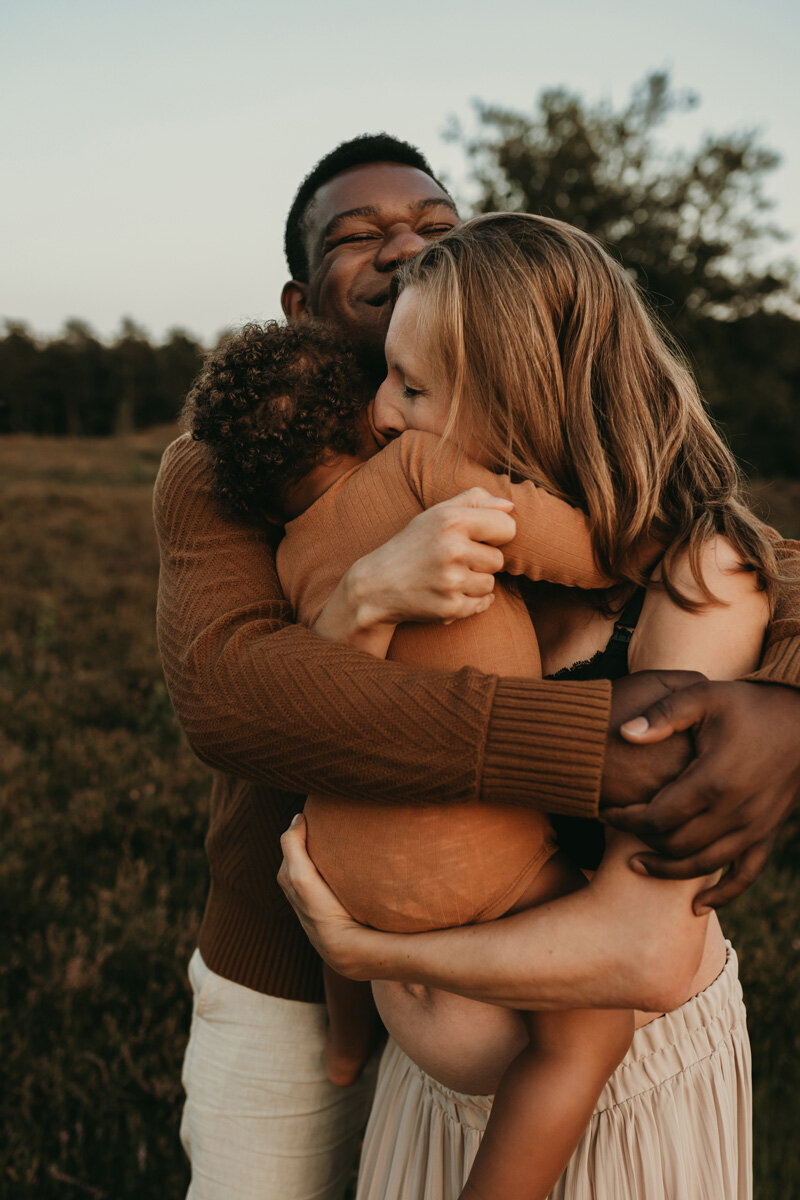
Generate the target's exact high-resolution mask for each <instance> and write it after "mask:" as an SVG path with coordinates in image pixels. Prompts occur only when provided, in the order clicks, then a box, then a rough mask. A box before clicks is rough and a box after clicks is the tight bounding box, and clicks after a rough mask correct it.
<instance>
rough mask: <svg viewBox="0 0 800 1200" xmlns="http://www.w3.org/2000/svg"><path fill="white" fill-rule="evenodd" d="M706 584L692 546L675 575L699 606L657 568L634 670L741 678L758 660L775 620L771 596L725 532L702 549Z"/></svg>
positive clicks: (634, 650) (637, 636)
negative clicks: (669, 586) (693, 607)
mask: <svg viewBox="0 0 800 1200" xmlns="http://www.w3.org/2000/svg"><path fill="white" fill-rule="evenodd" d="M699 565H700V569H701V573H702V577H703V582H704V583H705V586H706V587H707V588H708V590H709V592H710V593H711V595H712V596H713V597H714V599H713V601H709V600H708V598H707V596H706V595H705V593H704V591H703V589H702V587H701V586H700V584H699V582H698V580H697V578H696V577H695V574H694V571H693V570H692V564H691V559H690V555H689V552H688V550H683V551H681V552H680V553H679V554H678V555H677V556H676V558H675V560H674V562H673V564H672V569H671V572H670V578H671V581H672V583H673V584H674V585H675V586H676V587H677V588H678V590H679V591H680V592H681V593H682V594H683V595H684V596H685V597H686V598H687V599H688V600H690V601H692V602H693V603H696V604H699V605H701V607H700V608H699V609H698V610H697V611H689V610H687V609H685V608H683V607H681V606H680V605H679V604H678V603H676V601H675V600H673V599H672V598H671V596H670V595H669V593H668V592H667V590H666V589H665V588H664V587H663V586H662V585H661V583H660V571H659V568H656V570H655V571H654V573H653V583H652V585H651V587H650V588H648V591H647V596H646V598H645V603H644V607H643V609H642V615H641V618H640V620H639V624H638V625H637V627H636V631H635V633H634V636H633V638H632V639H631V646H630V653H629V660H628V661H629V665H630V669H631V670H632V671H643V670H649V669H659V668H661V669H674V670H694V671H702V672H703V673H704V674H705V675H707V676H708V677H709V678H710V679H736V678H738V677H739V676H741V675H745V674H747V673H748V672H749V671H752V670H754V668H755V667H756V666H757V664H758V660H759V656H760V652H761V646H762V642H763V639H764V633H765V631H766V628H767V624H768V623H769V616H770V613H769V600H768V598H767V594H766V592H765V591H764V589H763V588H762V586H761V584H760V581H759V579H758V576H757V574H756V573H755V572H754V571H752V570H750V569H749V568H747V567H746V566H745V564H744V563H743V561H742V559H741V556H740V555H739V553H738V552H737V550H736V549H735V547H734V546H733V545H732V544H731V542H730V541H729V540H728V539H727V538H725V537H722V536H717V537H714V538H710V539H709V541H708V542H706V544H705V545H704V546H703V548H702V550H701V554H700V563H699Z"/></svg>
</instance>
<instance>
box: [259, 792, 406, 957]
mask: <svg viewBox="0 0 800 1200" xmlns="http://www.w3.org/2000/svg"><path fill="white" fill-rule="evenodd" d="M306 834H307V826H306V819H305V817H304V816H303V815H302V813H298V815H297V816H296V817H295V818H294V819H293V821H292V823H291V825H290V826H289V828H288V829H287V830H286V832H285V833H284V835H283V837H282V838H281V849H282V850H283V862H282V863H281V868H280V870H279V872H278V883H279V884H280V886H281V887H282V888H283V891H284V893H285V895H286V899H287V900H288V901H289V903H290V904H291V906H292V908H293V909H294V911H295V912H296V913H297V916H298V917H299V918H300V923H301V925H302V926H303V929H304V930H305V931H306V934H307V935H308V940H309V941H310V942H311V944H312V946H313V947H314V949H315V950H316V951H317V952H318V953H319V955H320V957H321V958H322V959H324V961H325V962H326V963H327V964H328V966H330V967H333V969H334V971H338V973H339V974H340V975H345V976H347V977H348V978H349V979H370V978H372V976H371V975H370V973H369V971H368V969H367V968H366V966H365V963H367V962H368V961H371V960H374V959H375V958H376V956H378V957H379V956H380V946H381V939H382V938H383V937H384V936H385V935H383V934H381V933H380V932H379V931H378V930H376V929H368V928H367V927H366V926H364V925H359V923H358V921H355V920H354V919H353V917H351V916H350V913H349V912H348V911H347V909H346V908H344V907H343V906H342V905H341V904H340V903H339V901H338V900H337V899H336V896H335V895H334V894H333V892H332V891H331V889H330V888H329V887H328V885H327V883H326V882H325V880H324V879H323V878H322V876H321V875H320V873H319V871H318V870H317V868H316V867H315V866H314V864H313V862H312V861H311V859H310V858H309V856H308V853H307V851H306Z"/></svg>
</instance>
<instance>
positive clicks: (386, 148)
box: [283, 133, 449, 283]
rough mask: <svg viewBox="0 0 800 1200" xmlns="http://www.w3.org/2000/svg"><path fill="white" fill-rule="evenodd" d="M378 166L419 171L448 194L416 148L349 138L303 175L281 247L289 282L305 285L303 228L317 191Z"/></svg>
mask: <svg viewBox="0 0 800 1200" xmlns="http://www.w3.org/2000/svg"><path fill="white" fill-rule="evenodd" d="M379 162H389V163H399V164H400V165H401V166H404V167H416V168H417V170H418V171H423V172H424V173H425V174H426V175H430V177H431V179H432V180H433V181H434V183H437V184H438V185H439V187H440V188H441V189H442V191H443V192H445V193H446V194H449V193H447V189H446V188H445V187H444V185H443V184H442V183H441V181H440V180H439V179H437V178H436V176H435V175H434V173H433V169H432V167H431V164H430V163H429V162H428V160H427V158H426V157H425V155H424V154H423V153H422V151H421V150H418V149H417V147H416V146H412V145H411V143H410V142H401V141H400V140H399V139H398V138H395V137H392V136H391V135H390V134H388V133H362V134H360V135H359V136H358V137H354V138H350V140H349V141H348V142H342V143H341V144H340V145H339V146H337V147H336V149H335V150H331V152H330V154H326V155H325V157H324V158H321V159H320V160H319V162H318V163H317V165H316V166H315V167H314V168H313V170H311V171H310V172H309V173H308V175H306V177H305V179H304V180H303V182H302V183H301V184H300V187H299V188H298V189H297V195H296V196H295V198H294V200H293V201H292V207H291V208H290V209H289V215H288V217H287V218H286V233H285V236H284V243H283V244H284V249H285V250H286V261H287V263H288V264H289V271H290V273H291V276H292V279H297V280H299V281H300V282H301V283H308V276H309V262H308V254H307V253H306V243H305V235H306V227H305V224H306V218H307V216H308V210H309V207H310V205H311V201H312V200H313V199H314V196H315V195H316V194H317V192H318V191H319V189H320V188H321V187H322V185H323V184H325V183H327V182H328V180H329V179H333V177H334V175H340V174H341V173H342V171H346V170H348V168H350V167H361V166H364V165H365V164H367V163H379Z"/></svg>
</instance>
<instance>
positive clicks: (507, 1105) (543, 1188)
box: [461, 1010, 633, 1200]
mask: <svg viewBox="0 0 800 1200" xmlns="http://www.w3.org/2000/svg"><path fill="white" fill-rule="evenodd" d="M525 1016H526V1018H527V1019H528V1020H529V1021H530V1025H529V1029H530V1034H531V1044H530V1046H528V1047H527V1048H526V1049H525V1050H523V1051H522V1052H521V1053H520V1054H518V1055H517V1057H516V1058H515V1060H514V1062H513V1063H512V1064H511V1066H510V1067H509V1068H508V1070H507V1071H506V1072H505V1074H504V1075H503V1078H502V1079H501V1081H500V1086H499V1087H498V1089H497V1094H496V1095H495V1098H494V1104H493V1106H492V1112H491V1116H490V1118H489V1123H488V1125H487V1126H486V1132H485V1134H484V1136H483V1141H482V1142H481V1146H480V1149H479V1151H478V1155H477V1157H476V1159H475V1162H474V1164H473V1167H472V1171H471V1172H470V1176H469V1179H468V1181H467V1183H466V1186H465V1187H464V1190H463V1191H462V1193H461V1200H507V1198H508V1197H511V1196H513V1197H514V1200H546V1197H547V1196H548V1195H549V1194H550V1192H551V1191H552V1189H553V1187H554V1186H555V1184H556V1183H557V1181H558V1179H559V1178H560V1176H561V1174H562V1173H563V1171H564V1168H565V1167H566V1165H567V1163H568V1162H569V1159H570V1157H571V1155H572V1153H573V1151H574V1149H575V1147H576V1146H577V1144H578V1142H579V1141H580V1137H581V1134H582V1133H583V1131H584V1129H585V1128H586V1126H587V1124H588V1123H589V1120H590V1118H591V1115H592V1112H593V1110H594V1106H595V1104H596V1102H597V1098H598V1096H599V1095H600V1093H601V1091H602V1090H603V1086H604V1085H605V1082H606V1080H607V1079H608V1077H609V1075H611V1074H612V1072H613V1071H614V1070H615V1068H616V1067H617V1066H618V1065H619V1063H620V1062H621V1061H622V1059H623V1058H624V1057H625V1054H626V1052H627V1049H628V1046H629V1045H630V1042H631V1038H632V1036H633V1013H632V1012H617V1011H600V1010H597V1011H589V1010H587V1011H583V1012H578V1011H576V1012H558V1013H555V1012H553V1013H527V1014H525Z"/></svg>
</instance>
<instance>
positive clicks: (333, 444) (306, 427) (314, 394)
mask: <svg viewBox="0 0 800 1200" xmlns="http://www.w3.org/2000/svg"><path fill="white" fill-rule="evenodd" d="M371 398H372V394H371V390H370V388H369V385H368V383H367V380H366V378H365V376H364V374H363V372H362V370H361V368H360V367H359V365H358V361H357V359H356V357H355V354H354V352H353V350H352V348H351V347H350V345H349V344H348V343H347V341H346V339H345V338H344V336H343V335H342V334H341V333H340V332H339V331H338V330H336V329H332V328H330V327H329V326H326V325H323V324H321V323H320V322H318V321H311V320H304V321H298V322H297V323H295V324H293V325H281V324H279V323H278V322H277V321H268V322H267V323H266V324H264V325H257V324H249V325H245V326H244V328H243V329H242V331H241V333H237V334H233V335H232V336H231V337H229V338H227V339H226V340H225V341H224V342H222V344H221V345H220V346H218V347H217V349H216V350H213V351H212V352H211V353H210V354H209V355H208V356H207V358H206V360H205V363H204V364H203V370H202V372H201V373H200V375H199V377H198V378H197V380H196V381H195V383H194V385H193V387H192V389H191V391H190V392H189V395H188V397H187V400H186V406H185V408H184V416H185V418H186V419H187V421H188V424H189V429H190V430H191V434H192V437H193V438H195V439H196V440H197V441H201V442H204V443H205V444H206V446H207V447H208V451H209V455H210V459H211V462H212V466H213V469H214V477H215V481H216V489H217V492H218V494H219V496H220V497H221V498H222V499H223V500H224V501H225V502H226V503H227V504H228V505H229V506H230V507H231V508H232V509H233V510H234V511H235V512H236V513H238V514H240V515H242V516H246V517H250V518H253V517H255V518H258V517H261V518H264V517H265V516H270V517H277V518H278V519H283V517H284V516H285V513H284V508H283V505H284V498H285V495H286V489H287V488H288V487H289V486H290V485H291V484H293V483H296V482H297V481H298V480H300V479H302V478H303V476H304V475H306V474H307V473H308V472H309V471H310V470H311V468H312V467H314V466H316V465H317V463H319V462H320V461H321V460H322V458H323V456H324V454H325V451H333V452H334V453H339V454H355V453H356V452H357V451H358V449H359V444H360V434H359V428H358V427H359V424H360V421H359V418H360V417H362V416H363V414H364V412H365V411H366V409H367V406H368V404H369V402H370V400H371Z"/></svg>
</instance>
